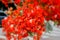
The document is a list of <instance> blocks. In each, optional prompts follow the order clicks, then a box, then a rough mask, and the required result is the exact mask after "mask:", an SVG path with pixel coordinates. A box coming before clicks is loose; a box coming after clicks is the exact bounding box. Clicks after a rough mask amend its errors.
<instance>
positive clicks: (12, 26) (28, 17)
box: [2, 6, 45, 40]
mask: <svg viewBox="0 0 60 40" xmlns="http://www.w3.org/2000/svg"><path fill="white" fill-rule="evenodd" d="M42 13H43V10H42V8H40V6H36V7H34V8H32V9H30V8H29V7H28V8H26V7H23V8H20V10H19V8H18V9H17V10H14V11H13V12H12V13H11V14H10V15H9V16H8V17H6V18H4V19H3V20H2V26H3V29H4V31H5V32H6V35H7V38H8V40H9V39H11V38H12V37H13V38H14V40H16V37H17V38H18V40H19V39H21V38H24V37H27V36H28V35H29V33H30V32H31V33H36V34H39V35H40V36H41V35H42V33H43V31H44V30H45V28H44V16H43V14H42ZM15 35H16V36H15Z"/></svg>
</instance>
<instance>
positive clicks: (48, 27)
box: [46, 22, 53, 32]
mask: <svg viewBox="0 0 60 40" xmlns="http://www.w3.org/2000/svg"><path fill="white" fill-rule="evenodd" d="M52 30H53V28H52V26H51V24H50V23H49V22H47V23H46V32H49V31H52Z"/></svg>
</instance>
